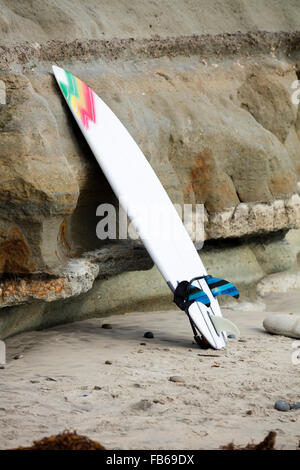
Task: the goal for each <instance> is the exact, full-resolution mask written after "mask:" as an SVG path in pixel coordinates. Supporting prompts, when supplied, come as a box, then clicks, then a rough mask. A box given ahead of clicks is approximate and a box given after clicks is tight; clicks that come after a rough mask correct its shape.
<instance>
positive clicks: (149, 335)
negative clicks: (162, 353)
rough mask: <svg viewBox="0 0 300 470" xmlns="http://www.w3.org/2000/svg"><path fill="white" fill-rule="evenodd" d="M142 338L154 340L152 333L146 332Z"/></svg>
mask: <svg viewBox="0 0 300 470" xmlns="http://www.w3.org/2000/svg"><path fill="white" fill-rule="evenodd" d="M144 338H154V334H153V333H152V331H146V333H145V334H144Z"/></svg>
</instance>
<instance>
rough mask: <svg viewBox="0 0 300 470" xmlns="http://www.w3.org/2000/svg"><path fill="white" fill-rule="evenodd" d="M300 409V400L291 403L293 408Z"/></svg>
mask: <svg viewBox="0 0 300 470" xmlns="http://www.w3.org/2000/svg"><path fill="white" fill-rule="evenodd" d="M299 409H300V401H296V403H292V404H291V410H299Z"/></svg>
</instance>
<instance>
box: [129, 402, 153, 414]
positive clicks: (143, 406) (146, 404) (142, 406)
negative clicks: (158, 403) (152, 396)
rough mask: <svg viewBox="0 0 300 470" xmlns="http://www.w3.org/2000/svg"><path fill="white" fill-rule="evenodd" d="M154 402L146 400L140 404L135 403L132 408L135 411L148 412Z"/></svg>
mask: <svg viewBox="0 0 300 470" xmlns="http://www.w3.org/2000/svg"><path fill="white" fill-rule="evenodd" d="M151 406H152V402H151V401H150V400H147V399H144V400H140V401H139V402H138V403H135V404H134V405H133V406H132V407H133V408H134V409H135V410H141V411H146V410H148V409H149V408H151Z"/></svg>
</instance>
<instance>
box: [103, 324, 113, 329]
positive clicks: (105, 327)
mask: <svg viewBox="0 0 300 470" xmlns="http://www.w3.org/2000/svg"><path fill="white" fill-rule="evenodd" d="M102 328H104V329H105V330H111V329H112V324H111V323H103V325H102Z"/></svg>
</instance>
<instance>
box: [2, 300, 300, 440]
mask: <svg viewBox="0 0 300 470" xmlns="http://www.w3.org/2000/svg"><path fill="white" fill-rule="evenodd" d="M298 295H299V294H297V292H294V293H293V292H290V293H287V294H284V297H282V295H281V296H279V295H278V294H272V295H271V296H270V297H269V299H268V301H267V304H266V307H267V311H261V305H258V306H257V305H256V306H255V304H254V305H253V306H249V305H248V306H247V305H245V306H244V307H243V306H242V307H243V309H237V310H233V309H230V308H226V309H225V308H223V314H224V316H226V317H228V318H229V319H231V320H232V321H234V322H235V323H236V324H237V325H238V326H239V328H240V330H241V341H239V340H237V339H231V340H229V342H228V346H227V348H226V349H223V350H220V351H215V350H212V349H209V350H200V349H199V348H198V346H196V345H195V344H193V342H192V339H193V338H192V335H191V330H190V326H189V322H188V320H187V318H186V317H185V315H184V314H183V313H181V312H180V311H168V312H149V313H147V312H146V313H145V312H134V313H128V314H126V315H116V316H111V317H107V318H104V319H103V318H102V319H91V320H85V321H81V322H76V323H72V324H67V325H61V326H57V327H55V328H51V329H48V330H43V331H35V332H27V333H23V334H20V335H17V336H15V337H12V338H9V339H8V340H7V341H6V345H7V366H6V368H5V369H4V370H0V383H1V385H0V392H1V395H0V447H1V449H9V448H15V447H17V446H20V445H23V446H25V445H30V444H32V442H33V440H36V439H41V438H42V437H44V436H50V435H52V434H58V433H60V432H62V431H63V430H64V429H69V430H76V431H77V432H78V433H80V434H84V435H86V436H88V437H90V438H91V439H95V440H97V441H99V442H100V443H101V444H103V445H104V446H105V447H106V448H107V449H116V448H118V449H217V448H219V447H220V446H222V445H225V444H228V443H229V442H231V441H234V443H235V444H237V445H245V444H247V443H248V442H251V441H252V440H253V441H254V442H259V441H261V440H262V439H263V438H264V437H265V436H266V434H267V433H268V432H269V431H275V432H276V433H277V441H276V447H277V448H280V449H295V448H296V447H297V446H298V444H299V440H300V426H299V422H300V410H293V411H289V412H280V411H277V410H275V409H274V403H275V401H276V400H278V399H285V400H287V401H289V402H296V401H299V399H300V390H299V367H300V365H294V364H293V363H292V357H291V356H292V352H293V349H292V343H293V341H295V340H293V339H291V338H288V337H283V336H275V335H270V334H268V333H266V332H265V331H264V330H263V328H262V321H263V319H264V318H265V316H266V315H267V314H268V313H269V312H278V311H281V312H282V311H283V309H285V311H286V312H287V313H291V312H294V313H299V311H298V312H297V311H296V308H298V310H299V307H297V303H298V302H297V298H298ZM246 307H247V308H246ZM250 308H252V310H251V309H250ZM104 323H106V324H107V323H109V324H111V326H112V328H111V329H106V328H102V325H103V324H104ZM146 331H152V332H153V333H154V338H153V339H145V338H144V337H143V335H144V333H145V332H146ZM141 343H145V344H141ZM15 358H18V359H15ZM107 361H108V363H107ZM172 376H177V377H180V378H181V379H182V380H183V381H180V382H172V381H170V380H169V379H170V377H172Z"/></svg>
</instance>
